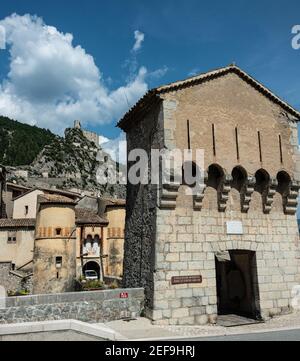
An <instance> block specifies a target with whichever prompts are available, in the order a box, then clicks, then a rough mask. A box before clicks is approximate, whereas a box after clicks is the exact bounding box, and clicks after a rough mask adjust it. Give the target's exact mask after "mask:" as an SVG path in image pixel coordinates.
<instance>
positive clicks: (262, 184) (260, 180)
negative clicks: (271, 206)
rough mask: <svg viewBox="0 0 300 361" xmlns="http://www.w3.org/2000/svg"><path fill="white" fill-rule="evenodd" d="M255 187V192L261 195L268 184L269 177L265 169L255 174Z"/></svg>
mask: <svg viewBox="0 0 300 361" xmlns="http://www.w3.org/2000/svg"><path fill="white" fill-rule="evenodd" d="M255 179H256V185H255V191H256V192H259V193H260V194H263V192H264V191H265V190H266V189H267V187H268V185H269V183H270V175H269V173H268V172H267V171H266V170H265V169H259V170H258V171H257V172H256V173H255Z"/></svg>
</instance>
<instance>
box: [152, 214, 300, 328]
mask: <svg viewBox="0 0 300 361" xmlns="http://www.w3.org/2000/svg"><path fill="white" fill-rule="evenodd" d="M233 219H238V220H240V221H241V222H242V224H243V231H244V234H243V235H227V234H226V222H227V221H231V220H233ZM157 223H158V225H157V229H158V236H157V256H156V259H157V260H158V262H157V265H156V273H155V282H154V285H155V287H154V295H153V297H154V310H153V311H152V313H149V316H150V317H151V318H152V319H153V320H154V321H157V323H159V324H202V323H206V322H208V321H209V322H214V321H215V319H216V316H217V312H218V311H217V288H216V271H215V255H216V254H217V252H220V251H228V250H250V251H254V252H256V261H257V276H258V284H259V300H258V301H259V307H260V312H261V315H262V317H264V318H266V317H269V316H273V315H276V314H281V313H286V312H290V311H291V300H292V296H291V291H292V289H293V287H294V286H296V285H297V284H299V282H300V260H299V258H298V259H297V252H298V250H299V247H298V237H299V236H298V229H297V223H296V220H295V217H294V216H287V215H284V214H283V213H281V214H280V213H273V214H270V215H269V216H268V217H266V218H265V219H264V218H263V217H259V214H255V213H254V212H253V213H250V214H241V213H239V212H230V213H229V212H228V213H226V214H222V213H219V212H218V211H217V210H202V211H201V212H195V211H193V210H192V209H184V208H178V209H176V210H174V211H172V210H160V211H159V212H158V217H157ZM188 275H201V276H202V279H203V282H202V284H194V285H193V284H192V285H171V278H172V277H173V276H188Z"/></svg>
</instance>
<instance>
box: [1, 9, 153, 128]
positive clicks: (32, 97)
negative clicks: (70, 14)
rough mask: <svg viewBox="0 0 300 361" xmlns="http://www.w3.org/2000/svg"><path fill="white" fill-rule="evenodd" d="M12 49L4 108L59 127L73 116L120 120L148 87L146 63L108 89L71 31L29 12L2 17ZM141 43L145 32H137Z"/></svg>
mask: <svg viewBox="0 0 300 361" xmlns="http://www.w3.org/2000/svg"><path fill="white" fill-rule="evenodd" d="M0 27H3V28H4V29H5V33H6V46H7V48H8V50H9V53H10V70H9V73H8V74H7V78H6V79H5V81H3V82H2V84H0V114H1V115H5V116H9V117H11V118H14V119H17V120H19V121H22V122H26V123H31V124H37V125H38V126H42V127H47V128H50V129H51V130H52V131H55V132H58V133H61V132H62V131H63V129H64V128H66V127H67V126H70V125H71V124H72V123H73V120H74V119H81V120H82V122H83V124H84V125H87V124H94V125H95V124H99V125H100V124H104V123H110V122H112V121H116V120H118V119H119V118H120V117H121V116H122V115H123V114H124V113H125V112H126V111H127V110H128V105H129V106H132V105H133V104H134V103H135V102H136V101H137V100H138V99H139V98H140V97H141V96H142V95H143V94H144V93H145V92H146V91H147V89H148V85H147V83H146V78H147V76H148V73H147V69H146V68H145V67H140V68H137V69H136V72H135V74H134V76H131V77H130V78H129V80H128V81H127V83H126V84H124V85H123V86H121V87H120V88H118V89H115V90H109V89H108V87H107V86H106V84H105V82H104V81H103V77H102V74H101V72H100V70H99V69H98V67H97V66H96V64H95V62H94V58H93V57H92V56H91V55H89V54H87V53H86V51H85V50H84V49H83V48H82V47H81V46H74V45H73V36H72V34H69V33H66V34H64V33H62V32H59V31H58V30H57V29H56V28H55V27H53V26H47V25H46V24H45V23H44V22H43V20H42V19H41V18H39V17H37V16H31V15H24V16H19V15H16V14H14V15H11V16H9V17H7V18H5V19H4V20H1V21H0ZM135 40H136V43H135V46H134V49H135V51H137V50H138V49H140V47H141V44H142V42H143V40H144V34H142V33H140V32H139V31H136V32H135Z"/></svg>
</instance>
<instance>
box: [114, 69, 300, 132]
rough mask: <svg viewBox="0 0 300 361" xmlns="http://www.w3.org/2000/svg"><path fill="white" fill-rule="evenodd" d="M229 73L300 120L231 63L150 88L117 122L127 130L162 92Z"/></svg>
mask: <svg viewBox="0 0 300 361" xmlns="http://www.w3.org/2000/svg"><path fill="white" fill-rule="evenodd" d="M228 73H234V74H237V75H238V76H240V77H241V78H242V79H244V80H245V81H246V82H247V83H249V84H250V85H252V86H253V87H254V88H255V89H257V90H258V91H259V92H261V93H262V94H263V95H265V96H266V97H267V98H269V99H270V100H271V101H273V102H274V103H276V104H279V105H280V106H281V107H282V108H283V109H285V110H286V111H288V112H289V113H290V114H292V115H294V116H295V117H296V118H297V119H298V120H300V112H299V111H297V110H296V109H294V108H293V107H291V106H290V105H289V104H288V103H286V102H285V101H283V100H282V99H280V98H279V97H278V96H277V95H275V94H274V93H273V92H272V91H270V90H269V89H268V88H266V87H265V86H264V85H262V84H261V83H259V82H258V81H257V80H255V79H254V78H252V77H251V76H250V75H249V74H247V73H246V72H244V71H243V70H241V69H240V68H239V67H237V66H236V65H229V66H227V67H224V68H220V69H217V70H213V71H210V72H207V73H203V74H199V75H197V76H193V77H191V78H188V79H185V80H180V81H176V82H174V83H170V84H167V85H163V86H161V87H158V88H154V89H152V90H149V91H148V92H147V93H146V94H145V95H144V97H143V98H141V99H140V100H139V101H138V102H137V103H136V105H134V106H133V107H132V108H131V109H130V110H129V111H128V112H127V113H126V114H125V115H124V117H123V118H122V119H121V120H120V121H119V123H118V124H117V126H118V127H120V128H121V129H123V130H126V129H128V128H129V127H130V125H131V121H132V119H133V118H135V120H136V119H139V118H141V117H142V116H143V114H145V113H146V112H147V110H149V109H150V108H151V107H152V105H154V104H158V103H159V102H160V101H161V99H160V97H159V95H160V94H163V93H167V92H170V91H176V90H179V89H183V88H187V87H190V86H193V85H197V84H200V83H203V82H205V81H208V80H212V79H215V78H218V77H220V76H223V75H226V74H228Z"/></svg>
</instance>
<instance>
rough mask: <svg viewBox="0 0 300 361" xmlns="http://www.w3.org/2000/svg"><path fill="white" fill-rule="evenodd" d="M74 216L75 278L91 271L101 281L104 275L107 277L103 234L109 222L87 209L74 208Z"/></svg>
mask: <svg viewBox="0 0 300 361" xmlns="http://www.w3.org/2000/svg"><path fill="white" fill-rule="evenodd" d="M75 214H76V227H77V230H76V259H77V263H76V268H77V277H79V276H81V275H84V273H85V271H91V270H92V271H96V272H97V274H98V278H99V279H101V280H103V277H104V275H107V273H106V272H104V267H103V262H104V261H103V256H104V255H105V251H104V247H105V246H106V239H105V234H104V232H105V229H106V228H107V225H108V223H109V222H108V220H107V219H106V218H103V217H100V216H99V214H98V213H97V212H96V211H93V210H90V209H87V208H76V209H75Z"/></svg>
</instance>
